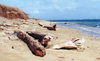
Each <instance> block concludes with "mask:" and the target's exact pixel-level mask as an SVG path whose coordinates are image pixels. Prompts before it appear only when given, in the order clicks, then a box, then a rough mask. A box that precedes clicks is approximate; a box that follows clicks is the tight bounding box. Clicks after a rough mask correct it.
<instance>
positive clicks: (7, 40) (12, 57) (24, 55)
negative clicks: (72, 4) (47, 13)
mask: <svg viewBox="0 0 100 61" xmlns="http://www.w3.org/2000/svg"><path fill="white" fill-rule="evenodd" d="M39 22H47V21H44V20H36V19H28V20H22V19H13V20H8V19H6V18H3V17H0V24H5V25H12V26H0V29H3V30H0V61H100V47H99V46H100V38H95V37H92V36H90V35H86V34H83V33H81V32H80V31H79V30H76V29H71V28H67V27H64V26H60V25H57V29H56V31H50V30H47V29H46V28H42V27H40V26H39V25H38V23H39ZM14 30H23V31H37V32H41V33H44V34H49V35H52V36H54V37H56V39H53V40H52V41H51V42H50V44H51V45H54V44H56V43H57V42H62V41H67V40H71V39H72V38H80V39H81V38H84V39H85V44H84V48H85V50H84V51H83V52H78V51H77V50H67V49H64V50H63V49H60V50H53V49H51V48H48V49H46V55H45V56H44V57H38V56H35V55H34V54H32V53H31V51H30V50H29V48H28V47H27V45H26V44H25V43H24V42H23V41H21V40H20V39H18V38H17V37H16V36H15V35H13V33H14Z"/></svg>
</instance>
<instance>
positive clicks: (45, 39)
mask: <svg viewBox="0 0 100 61" xmlns="http://www.w3.org/2000/svg"><path fill="white" fill-rule="evenodd" d="M27 33H28V34H29V35H30V36H32V37H33V38H35V39H37V40H38V41H39V42H40V43H41V44H42V45H43V46H44V47H47V46H48V42H49V41H51V38H52V37H51V36H49V35H46V34H41V33H38V32H32V31H28V32H27Z"/></svg>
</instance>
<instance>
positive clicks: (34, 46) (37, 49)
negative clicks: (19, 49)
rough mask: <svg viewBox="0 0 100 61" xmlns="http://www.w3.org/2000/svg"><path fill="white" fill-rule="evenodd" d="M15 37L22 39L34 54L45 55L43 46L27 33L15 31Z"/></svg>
mask: <svg viewBox="0 0 100 61" xmlns="http://www.w3.org/2000/svg"><path fill="white" fill-rule="evenodd" d="M17 37H18V38H19V39H21V40H23V41H24V42H25V43H26V44H27V45H28V47H29V49H30V50H31V52H32V53H33V54H35V55H36V56H41V57H43V56H45V55H46V51H45V48H44V47H43V46H42V45H41V44H40V43H39V42H38V41H37V40H34V38H32V37H31V36H29V35H28V34H27V33H25V32H22V31H17Z"/></svg>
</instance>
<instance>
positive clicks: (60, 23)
mask: <svg viewBox="0 0 100 61" xmlns="http://www.w3.org/2000/svg"><path fill="white" fill-rule="evenodd" d="M54 23H56V24H57V25H60V26H63V27H65V28H70V29H76V30H79V31H80V32H81V33H82V34H85V35H89V36H91V37H95V38H98V39H100V36H97V35H95V34H90V33H89V32H87V31H86V30H82V29H77V28H75V27H74V26H72V25H71V27H70V26H69V25H67V24H69V22H54ZM65 23H66V24H65ZM62 24H63V25H62ZM78 26H83V25H78ZM86 27H88V26H86Z"/></svg>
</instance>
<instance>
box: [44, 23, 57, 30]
mask: <svg viewBox="0 0 100 61" xmlns="http://www.w3.org/2000/svg"><path fill="white" fill-rule="evenodd" d="M44 28H47V29H48V30H54V31H56V24H55V25H53V26H52V27H50V26H44Z"/></svg>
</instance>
